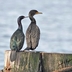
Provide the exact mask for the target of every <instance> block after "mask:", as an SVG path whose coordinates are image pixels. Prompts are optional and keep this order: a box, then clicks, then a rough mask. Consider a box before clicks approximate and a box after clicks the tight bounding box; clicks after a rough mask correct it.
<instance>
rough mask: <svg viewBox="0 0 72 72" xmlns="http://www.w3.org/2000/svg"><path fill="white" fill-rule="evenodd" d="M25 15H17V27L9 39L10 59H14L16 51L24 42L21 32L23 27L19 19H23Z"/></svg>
mask: <svg viewBox="0 0 72 72" xmlns="http://www.w3.org/2000/svg"><path fill="white" fill-rule="evenodd" d="M24 18H25V16H19V17H18V19H17V23H18V29H17V30H16V31H15V32H14V33H13V35H12V36H11V40H10V48H11V54H10V60H11V61H15V59H16V55H17V52H18V51H20V50H21V49H22V47H23V44H24V39H25V35H24V33H23V28H22V24H21V20H22V19H24Z"/></svg>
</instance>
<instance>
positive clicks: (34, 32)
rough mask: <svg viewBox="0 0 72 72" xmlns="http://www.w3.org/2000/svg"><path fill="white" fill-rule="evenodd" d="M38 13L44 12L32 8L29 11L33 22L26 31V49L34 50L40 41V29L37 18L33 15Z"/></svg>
mask: <svg viewBox="0 0 72 72" xmlns="http://www.w3.org/2000/svg"><path fill="white" fill-rule="evenodd" d="M36 14H42V13H41V12H38V11H37V10H31V11H30V12H29V18H30V20H31V23H30V25H29V27H28V29H27V31H26V42H27V48H25V50H34V49H36V47H37V46H38V43H39V39H40V29H39V27H38V26H37V25H36V20H35V19H34V17H33V16H34V15H36Z"/></svg>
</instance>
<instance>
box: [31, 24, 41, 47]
mask: <svg viewBox="0 0 72 72" xmlns="http://www.w3.org/2000/svg"><path fill="white" fill-rule="evenodd" d="M31 33H32V34H31V41H32V47H33V48H36V47H37V46H38V43H39V39H40V29H39V27H38V26H37V25H36V26H35V27H34V29H33V30H32V32H31Z"/></svg>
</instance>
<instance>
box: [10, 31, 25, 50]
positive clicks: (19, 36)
mask: <svg viewBox="0 0 72 72" xmlns="http://www.w3.org/2000/svg"><path fill="white" fill-rule="evenodd" d="M23 43H24V34H23V33H21V32H20V31H16V32H15V33H14V34H13V35H12V37H11V41H10V48H11V49H13V50H20V49H21V48H22V46H23Z"/></svg>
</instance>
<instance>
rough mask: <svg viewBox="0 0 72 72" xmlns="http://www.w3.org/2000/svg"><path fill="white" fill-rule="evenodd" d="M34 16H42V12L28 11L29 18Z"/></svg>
mask: <svg viewBox="0 0 72 72" xmlns="http://www.w3.org/2000/svg"><path fill="white" fill-rule="evenodd" d="M36 14H42V12H38V11H37V10H30V12H29V16H34V15H36Z"/></svg>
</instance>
